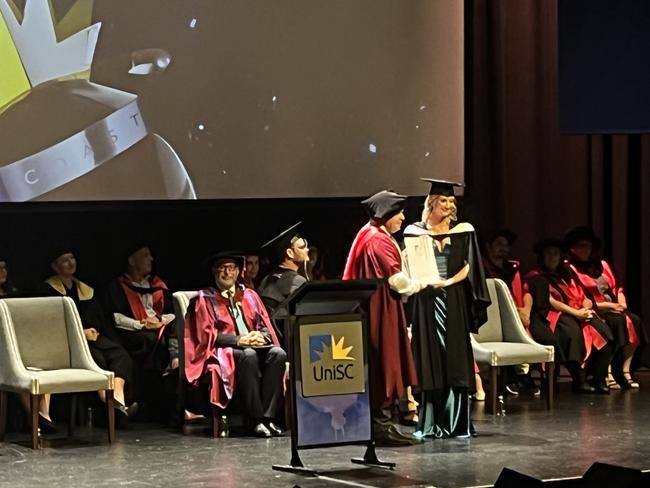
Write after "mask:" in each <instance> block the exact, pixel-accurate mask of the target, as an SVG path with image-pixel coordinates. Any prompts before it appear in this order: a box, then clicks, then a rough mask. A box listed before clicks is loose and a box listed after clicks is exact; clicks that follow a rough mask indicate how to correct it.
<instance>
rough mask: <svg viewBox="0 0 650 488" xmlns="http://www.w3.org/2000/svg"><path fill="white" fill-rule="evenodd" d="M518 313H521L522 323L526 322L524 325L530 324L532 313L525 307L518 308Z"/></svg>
mask: <svg viewBox="0 0 650 488" xmlns="http://www.w3.org/2000/svg"><path fill="white" fill-rule="evenodd" d="M517 313H519V318H520V319H521V323H522V324H524V327H528V326H530V313H528V312H527V311H526V310H524V309H523V308H518V309H517Z"/></svg>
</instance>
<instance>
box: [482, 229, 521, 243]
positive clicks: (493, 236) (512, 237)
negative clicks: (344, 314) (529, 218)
mask: <svg viewBox="0 0 650 488" xmlns="http://www.w3.org/2000/svg"><path fill="white" fill-rule="evenodd" d="M499 237H503V238H505V240H506V241H508V245H509V246H512V245H513V244H514V243H515V242H517V237H518V236H517V234H516V233H515V232H514V231H512V230H510V229H505V228H504V229H497V230H493V231H492V232H490V233H489V234H488V237H487V239H486V240H485V242H487V243H488V244H492V243H493V242H494V241H496V240H497V238H499Z"/></svg>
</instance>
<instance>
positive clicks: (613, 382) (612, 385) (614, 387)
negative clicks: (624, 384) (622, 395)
mask: <svg viewBox="0 0 650 488" xmlns="http://www.w3.org/2000/svg"><path fill="white" fill-rule="evenodd" d="M607 386H608V388H609V389H610V390H620V389H621V385H619V384H618V383H617V382H616V380H615V379H614V377H613V376H612V375H611V374H608V375H607Z"/></svg>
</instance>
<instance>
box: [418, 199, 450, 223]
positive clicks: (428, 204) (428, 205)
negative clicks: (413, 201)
mask: <svg viewBox="0 0 650 488" xmlns="http://www.w3.org/2000/svg"><path fill="white" fill-rule="evenodd" d="M440 196H441V195H427V197H426V198H425V199H424V209H422V222H424V223H425V224H426V223H427V221H428V220H429V216H430V215H431V209H432V208H433V206H434V205H435V204H436V203H437V202H438V199H439V198H440ZM449 218H450V220H451V221H452V222H456V221H457V220H458V207H457V206H456V199H454V200H453V201H452V205H451V215H450V216H449Z"/></svg>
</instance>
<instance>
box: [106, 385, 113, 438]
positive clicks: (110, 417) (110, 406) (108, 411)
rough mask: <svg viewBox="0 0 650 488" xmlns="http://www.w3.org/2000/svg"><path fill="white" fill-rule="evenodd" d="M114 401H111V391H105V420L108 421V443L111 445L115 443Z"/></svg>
mask: <svg viewBox="0 0 650 488" xmlns="http://www.w3.org/2000/svg"><path fill="white" fill-rule="evenodd" d="M114 402H115V400H114V399H113V390H106V418H107V419H108V422H107V423H108V443H109V444H113V442H114V441H115V407H114Z"/></svg>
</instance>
